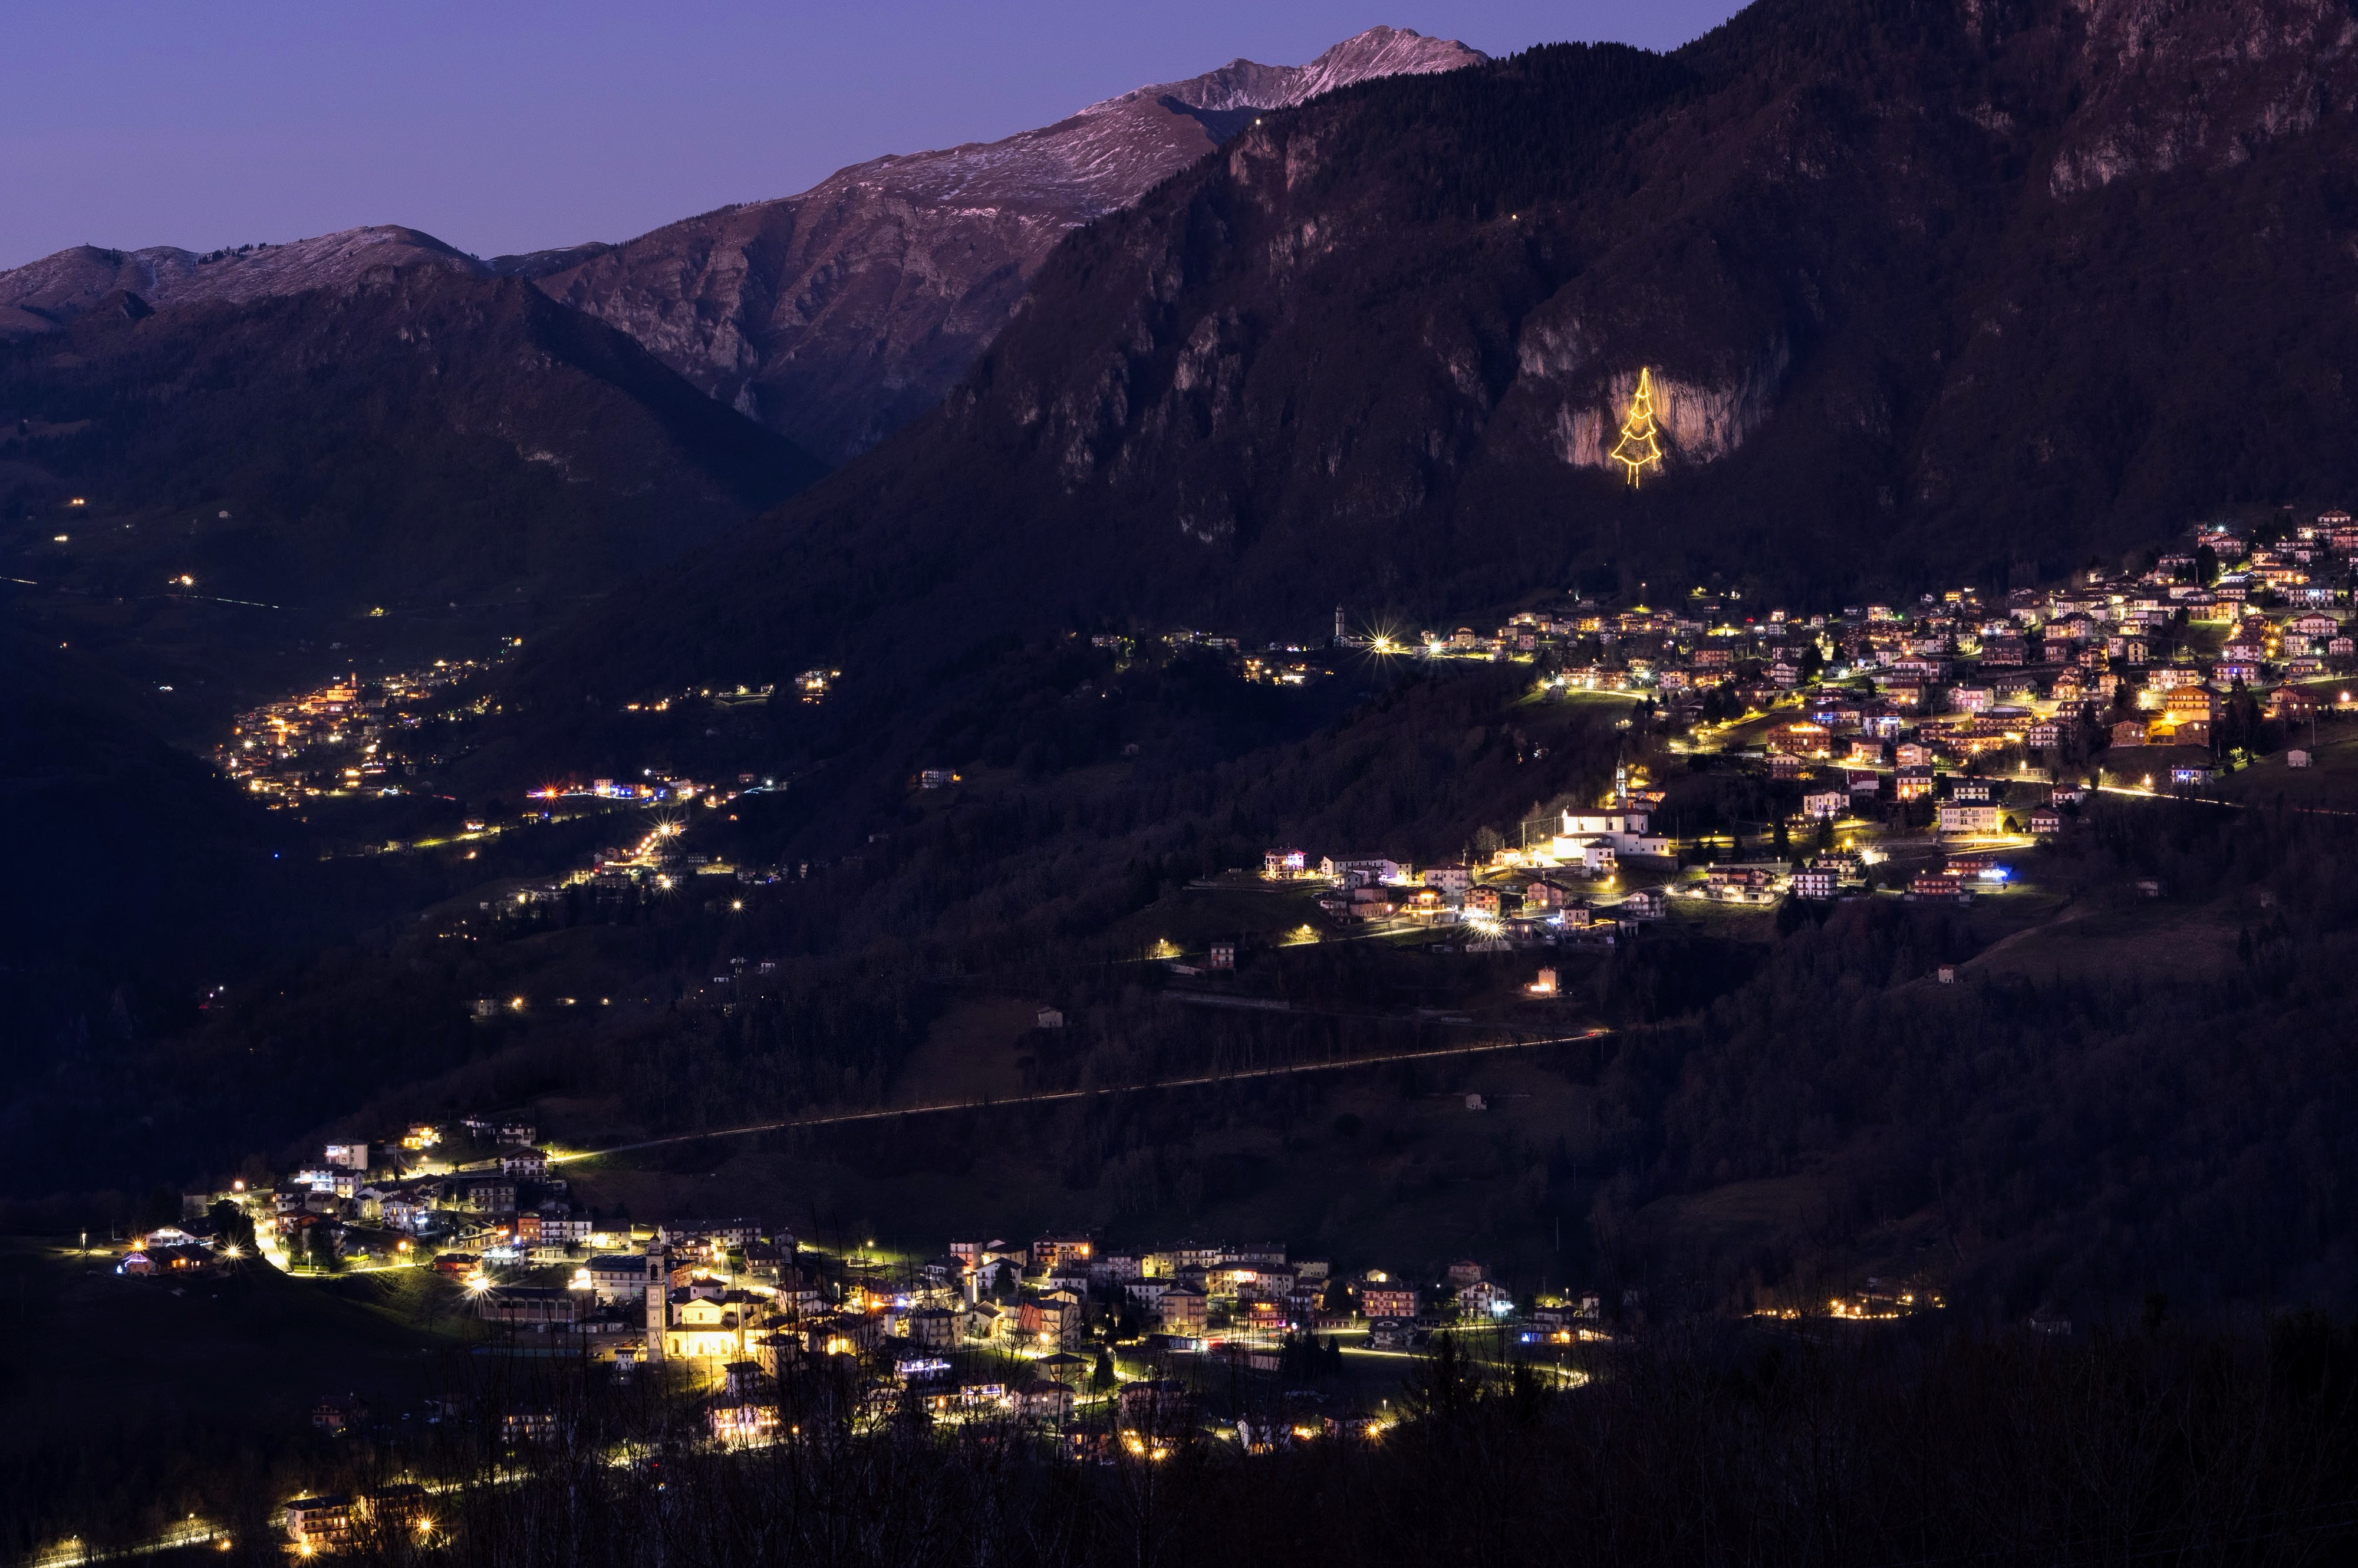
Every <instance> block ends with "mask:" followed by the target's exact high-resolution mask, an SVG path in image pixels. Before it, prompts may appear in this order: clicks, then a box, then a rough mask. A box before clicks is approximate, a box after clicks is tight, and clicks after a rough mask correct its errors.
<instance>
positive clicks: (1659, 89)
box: [551, 0, 2358, 681]
mask: <svg viewBox="0 0 2358 1568" xmlns="http://www.w3.org/2000/svg"><path fill="white" fill-rule="evenodd" d="M2350 31H2351V29H2350V26H2349V23H2348V20H2347V8H2346V6H2344V5H2341V4H2339V3H2338V0H2335V3H2332V4H2328V3H2326V0H2212V3H2210V4H2203V5H2195V4H2164V3H2161V0H2147V3H2144V4H2136V3H2131V0H2102V3H2099V4H2095V5H2084V4H2080V3H2078V0H1761V3H1760V4H1757V5H1754V6H1752V7H1751V8H1749V9H1748V10H1747V11H1745V12H1744V13H1742V14H1740V15H1739V16H1737V17H1736V19H1735V20H1734V21H1732V22H1731V23H1730V24H1728V25H1727V26H1726V27H1723V28H1721V29H1719V30H1717V31H1716V32H1714V34H1712V35H1710V36H1708V37H1706V38H1703V39H1700V40H1698V41H1697V42H1696V43H1695V44H1694V45H1692V46H1690V47H1689V48H1688V49H1682V50H1681V51H1678V52H1677V53H1676V54H1674V55H1671V56H1669V57H1663V56H1657V55H1650V54H1646V53H1643V52H1641V51H1638V50H1633V49H1617V48H1613V47H1605V46H1599V47H1594V48H1588V47H1576V46H1561V47H1552V48H1550V49H1541V50H1535V51H1531V53H1529V54H1527V55H1522V56H1518V57H1516V58H1515V59H1510V60H1504V61H1498V62H1493V63H1491V64H1487V65H1484V66H1481V67H1478V68H1475V69H1472V70H1463V71H1455V72H1451V73H1447V74H1444V75H1437V76H1429V77H1423V78H1417V79H1399V80H1392V81H1382V82H1377V83H1371V84H1369V85H1368V86H1366V87H1362V88H1359V89H1356V90H1354V91H1352V92H1346V93H1341V94H1336V95H1334V96H1331V97H1328V98H1325V99H1321V100H1318V101H1316V102H1314V103H1307V104H1304V105H1303V106H1301V107H1298V108H1296V109H1293V110H1290V111H1285V112H1282V113H1278V114H1267V115H1262V116H1255V117H1253V118H1255V119H1258V120H1260V122H1261V123H1260V124H1252V123H1248V124H1247V125H1246V126H1245V128H1244V129H1242V130H1241V131H1240V132H1239V133H1238V135H1235V136H1234V137H1233V138H1232V139H1231V140H1230V141H1229V142H1228V144H1227V145H1226V147H1225V150H1224V152H1223V154H1222V156H1220V157H1214V158H1209V159H1206V160H1204V161H1202V162H1200V163H1199V164H1197V165H1196V166H1195V167H1194V168H1190V169H1189V170H1188V171H1186V172H1185V173H1184V175H1182V176H1181V177H1179V178H1175V179H1173V180H1170V181H1167V182H1165V183H1164V184H1163V185H1162V186H1161V187H1159V188H1158V189H1156V190H1154V191H1153V192H1152V194H1151V195H1149V196H1148V197H1147V198H1146V199H1145V200H1142V201H1141V202H1140V203H1138V204H1137V205H1136V206H1134V207H1131V208H1129V209H1126V210H1123V211H1116V212H1111V213H1109V214H1107V215H1106V216H1104V217H1102V218H1101V219H1099V220H1098V222H1095V223H1093V224H1091V225H1090V226H1089V227H1088V228H1087V230H1086V231H1084V232H1081V233H1079V234H1077V235H1076V236H1074V237H1073V238H1072V239H1071V240H1070V241H1069V242H1068V243H1065V244H1064V245H1062V246H1060V247H1058V248H1057V249H1056V250H1055V253H1054V254H1053V255H1052V256H1051V257H1050V259H1049V260H1048V262H1047V263H1046V264H1045V265H1044V267H1043V268H1042V270H1041V272H1040V273H1039V275H1038V276H1037V277H1036V278H1035V280H1034V282H1033V287H1032V290H1031V292H1030V294H1029V296H1028V297H1027V298H1026V300H1025V302H1024V305H1023V308H1022V310H1021V311H1020V312H1019V313H1018V314H1017V315H1016V317H1015V318H1014V319H1013V322H1012V324H1011V326H1010V327H1009V328H1008V330H1006V331H1004V332H1003V333H1001V335H1000V336H999V338H998V339H997V340H996V341H994V342H993V344H992V345H991V347H990V350H989V351H987V352H986V353H984V354H983V356H982V357H981V358H980V359H979V361H978V362H977V363H976V365H975V368H974V370H973V372H972V373H971V374H970V375H969V376H968V379H967V380H966V381H965V382H964V383H963V384H960V385H959V386H958V387H957V389H955V390H954V391H953V392H952V393H951V395H949V396H948V397H947V398H946V401H945V402H944V404H943V406H942V407H941V409H940V411H939V412H938V413H937V414H936V415H934V416H928V417H927V418H925V419H924V420H922V421H920V422H919V423H918V424H916V425H915V426H914V427H912V428H911V429H909V430H908V431H906V432H905V433H903V435H901V436H899V437H896V438H893V440H892V442H891V443H890V444H889V445H888V446H886V447H885V448H883V449H880V450H879V451H878V452H877V453H875V454H874V455H872V456H871V457H870V458H868V459H865V460H860V461H859V462H855V463H853V464H851V465H849V466H848V467H847V468H846V469H845V470H842V471H841V472H839V473H838V474H837V475H835V476H833V477H832V478H830V479H829V480H828V481H826V482H824V483H822V484H821V485H819V486H817V487H815V488H814V489H813V491H812V492H810V493H809V494H808V495H806V496H805V497H802V498H800V499H798V500H796V501H795V502H794V503H790V504H789V505H788V506H787V507H786V508H785V509H784V510H783V511H782V512H781V513H780V514H778V515H777V516H776V518H775V519H774V520H773V524H772V525H771V527H770V528H769V530H768V531H767V532H766V534H765V535H763V536H762V537H761V538H760V539H759V540H758V541H756V542H754V543H752V544H750V545H748V546H746V548H744V549H742V550H739V551H734V552H731V553H729V554H727V555H725V556H724V557H715V558H714V559H713V560H712V561H711V562H710V563H708V564H706V565H700V566H698V568H694V570H695V571H696V572H697V573H698V574H700V575H698V576H696V577H695V578H694V579H693V580H692V581H691V580H690V579H687V578H683V579H681V581H680V582H678V583H676V584H675V585H673V586H671V587H670V588H668V589H664V590H663V591H662V592H661V593H659V594H657V595H656V596H655V597H654V598H653V599H651V600H650V604H649V611H648V613H649V616H650V619H649V620H648V622H647V623H646V624H645V625H644V626H642V627H640V628H638V629H636V630H633V629H632V628H631V627H630V626H628V625H627V624H625V623H624V622H620V621H614V620H610V621H609V622H605V623H603V624H601V626H600V628H599V635H600V639H601V640H602V642H601V645H600V647H597V648H589V647H582V648H568V649H565V650H563V651H562V654H561V656H563V657H567V658H576V659H579V660H584V661H586V660H590V659H593V658H600V657H605V658H612V659H615V660H618V661H620V660H625V659H627V660H629V661H632V662H633V664H634V665H637V666H638V673H639V675H640V676H641V678H643V679H649V678H651V669H650V666H652V665H657V664H662V665H666V666H667V667H666V673H667V674H668V673H673V671H674V670H676V673H677V674H680V675H692V674H694V673H695V672H696V671H697V670H698V668H699V667H700V666H699V664H698V661H699V660H700V659H702V658H704V657H705V655H704V654H702V653H700V652H699V644H700V643H708V644H709V645H710V647H711V649H712V650H713V651H714V652H713V657H714V659H715V660H716V661H717V660H718V658H719V654H720V653H721V652H723V651H725V653H726V654H727V656H728V657H730V658H732V659H734V660H736V661H738V663H737V665H732V666H730V667H741V666H742V665H744V664H745V663H746V662H747V661H748V660H755V661H758V660H759V659H760V658H761V657H762V656H763V655H762V654H761V652H760V651H761V650H762V649H763V648H764V647H773V648H774V649H775V650H776V652H775V654H774V655H773V658H774V662H775V663H776V664H777V665H778V667H782V668H786V667H794V662H795V660H797V659H800V660H802V662H805V663H809V662H816V660H817V659H818V658H820V657H826V658H827V659H829V660H830V661H831V662H835V663H840V664H844V665H850V664H852V663H855V662H860V661H865V662H867V663H869V664H870V665H871V667H878V668H881V667H884V666H886V665H890V664H891V662H892V661H893V660H895V659H900V658H903V657H906V656H909V655H906V654H903V650H905V649H910V648H915V647H920V646H923V647H940V646H944V645H956V646H963V645H966V641H965V640H979V639H981V638H984V637H988V636H992V635H997V634H1001V633H1005V632H1008V631H1011V630H1018V629H1023V630H1036V629H1038V628H1039V627H1040V626H1041V625H1042V624H1043V622H1045V621H1048V620H1051V619H1055V618H1062V619H1061V620H1060V621H1059V622H1058V623H1060V624H1071V623H1072V618H1073V617H1076V616H1080V617H1096V616H1104V617H1108V618H1111V619H1116V620H1120V619H1125V618H1135V619H1136V620H1137V621H1138V622H1143V623H1145V624H1149V625H1154V624H1168V623H1170V622H1174V621H1175V622H1180V623H1184V624H1192V625H1206V624H1209V625H1217V626H1221V627H1224V628H1233V629H1235V630H1236V631H1238V633H1242V634H1246V635H1251V636H1271V637H1275V636H1286V635H1295V636H1298V635H1302V634H1303V633H1306V632H1314V631H1315V630H1316V629H1317V628H1319V627H1321V626H1323V625H1324V624H1325V622H1326V619H1327V617H1328V616H1329V615H1330V614H1331V611H1332V607H1333V606H1334V605H1335V604H1336V602H1337V601H1338V600H1340V601H1343V602H1346V603H1348V604H1351V605H1353V606H1355V607H1357V606H1366V607H1367V608H1368V611H1369V612H1370V613H1375V612H1385V613H1388V614H1390V616H1392V617H1395V618H1397V619H1398V620H1399V621H1400V622H1403V623H1406V624H1411V625H1420V624H1421V625H1435V624H1455V618H1457V617H1461V616H1464V615H1466V614H1471V613H1476V612H1478V611H1481V610H1482V609H1484V608H1487V607H1495V606H1496V605H1498V604H1499V603H1501V602H1504V601H1510V600H1512V599H1513V598H1515V597H1516V596H1520V595H1523V594H1531V593H1539V592H1545V593H1547V594H1549V595H1557V594H1561V593H1562V591H1563V589H1564V588H1565V587H1567V586H1571V585H1574V584H1577V585H1580V586H1581V587H1583V588H1592V589H1612V590H1616V591H1620V592H1627V593H1633V594H1634V593H1639V592H1645V593H1649V594H1650V593H1652V592H1654V591H1655V590H1656V589H1658V588H1659V587H1660V585H1661V584H1663V583H1665V582H1676V583H1682V584H1683V583H1692V582H1696V581H1707V580H1710V579H1713V578H1714V577H1719V578H1722V579H1726V580H1730V581H1736V582H1745V583H1749V584H1750V585H1751V586H1752V587H1753V588H1755V589H1757V590H1758V591H1760V592H1762V593H1764V594H1775V595H1777V596H1779V597H1780V598H1787V599H1789V600H1790V599H1800V600H1803V601H1805V602H1825V601H1829V600H1832V601H1834V602H1840V600H1839V599H1838V598H1836V596H1841V595H1848V594H1855V593H1858V592H1863V591H1883V590H1904V591H1916V590H1919V589H1924V588H1930V587H1936V586H1941V585H1942V584H1944V583H1945V584H1954V583H1956V582H1961V581H1974V582H1977V583H1980V584H1983V585H1986V586H1997V587H2003V586H2005V585H2006V584H2007V583H2008V582H2010V581H2025V580H2033V579H2053V578H2055V577H2059V576H2061V575H2062V574H2063V573H2065V572H2068V571H2070V570H2071V569H2073V568H2079V567H2082V566H2084V565H2086V564H2087V563H2088V561H2089V559H2090V558H2091V557H2099V558H2104V559H2110V560H2118V559H2119V558H2121V557H2122V556H2123V555H2124V554H2125V553H2127V552H2130V551H2133V550H2137V549H2141V548H2145V547H2148V546H2152V545H2154V544H2156V543H2158V542H2159V541H2161V540H2163V539H2166V538H2168V537H2171V536H2174V535H2176V534H2177V533H2178V532H2179V531H2180V530H2181V529H2182V528H2184V527H2185V526H2186V525H2187V524H2189V523H2190V521H2192V520H2194V519H2196V518H2198V517H2200V516H2201V515H2203V514H2208V513H2210V512H2212V511H2213V510H2214V509H2221V508H2227V509H2237V508H2241V509H2260V508H2267V507H2273V506H2276V505H2280V504H2281V505H2293V506H2307V507H2311V508H2323V507H2328V506H2332V505H2337V504H2341V505H2346V504H2349V503H2350V498H2351V497H2352V496H2353V494H2358V453H2353V449H2352V447H2351V445H2350V443H2349V442H2348V440H2347V439H2346V431H2347V429H2348V428H2349V427H2350V426H2351V425H2352V424H2353V423H2358V391H2353V386H2352V384H2351V382H2350V378H2349V374H2348V367H2349V365H2351V364H2352V363H2358V316H2353V313H2352V312H2351V310H2350V309H2349V308H2348V302H2349V300H2350V299H2351V298H2353V297H2358V270H2353V262H2352V258H2353V256H2358V53H2353V49H2351V47H2350V41H2349V34H2350ZM2100 146H2109V147H2112V148H2115V149H2117V150H2118V156H2117V157H2113V161H2112V162H2111V164H2110V165H2109V168H2110V173H2109V174H2108V175H2107V176H2106V177H2105V178H2089V179H2086V180H2081V179H2079V178H2071V179H2065V180H2061V181H2059V180H2058V179H2057V178H2056V176H2055V171H2056V170H2057V169H2058V168H2082V169H2093V168H2095V167H2096V166H2094V165H2093V164H2089V163H2087V162H2086V161H2085V158H2084V157H2083V154H2084V153H2085V152H2086V149H2090V148H2095V147H2100ZM2198 153H2199V155H2200V156H2196V155H2197V154H2198ZM2108 156H2111V155H2108ZM2075 160H2079V161H2075ZM1640 366H1649V367H1650V368H1651V370H1652V373H1653V375H1654V378H1655V384H1656V386H1657V388H1658V389H1659V390H1660V398H1659V399H1658V406H1657V413H1658V416H1659V418H1660V423H1661V425H1662V427H1663V445H1664V447H1665V449H1666V450H1667V454H1668V460H1667V461H1666V463H1665V465H1664V471H1663V473H1662V474H1661V475H1660V479H1659V481H1657V480H1655V479H1653V478H1649V480H1648V481H1647V482H1646V483H1644V484H1643V485H1642V486H1640V487H1639V488H1638V489H1637V490H1635V491H1633V490H1632V489H1631V488H1630V487H1628V486H1627V485H1625V484H1622V483H1620V482H1618V481H1617V477H1616V476H1615V475H1614V474H1613V473H1612V472H1610V471H1608V470H1604V469H1602V468H1601V467H1600V466H1599V465H1600V463H1601V460H1602V458H1603V453H1604V451H1605V450H1606V449H1608V448H1609V447H1610V445H1611V438H1612V434H1613V432H1614V430H1615V429H1616V427H1617V425H1618V423H1619V421H1620V419H1621V417H1622V416H1623V413H1624V410H1625V409H1626V407H1627V405H1628V395H1629V391H1630V385H1631V383H1632V381H1633V379H1634V377H1635V375H1636V373H1637V372H1638V370H1639V367H1640ZM822 560H824V561H826V562H827V563H828V564H827V565H825V566H823V567H821V566H817V565H815V563H817V562H820V561H822ZM691 619H692V620H693V621H694V622H696V625H697V632H696V633H695V635H694V637H693V638H690V639H678V638H676V637H673V636H672V633H673V631H674V629H675V628H676V627H678V626H679V625H681V624H683V623H685V622H687V621H688V620H691ZM951 639H958V640H959V641H957V642H952V641H950V640H951ZM630 650H635V652H630ZM551 656H552V658H556V657H558V656H560V654H552V655H551ZM674 661H676V664H674ZM717 667H718V666H717V664H716V668H717ZM568 674H570V672H568ZM605 678H607V679H609V680H610V681H611V679H613V678H615V677H614V676H611V675H610V676H607V677H605Z"/></svg>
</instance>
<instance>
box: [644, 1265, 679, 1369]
mask: <svg viewBox="0 0 2358 1568" xmlns="http://www.w3.org/2000/svg"><path fill="white" fill-rule="evenodd" d="M646 1304H647V1346H646V1350H645V1352H644V1354H643V1355H642V1356H641V1357H639V1359H640V1360H642V1361H644V1362H645V1363H646V1364H647V1365H649V1366H661V1365H662V1364H663V1358H664V1336H665V1333H666V1332H667V1331H668V1330H669V1329H670V1327H671V1257H670V1254H669V1253H668V1252H667V1251H666V1250H665V1248H664V1240H663V1233H662V1232H661V1231H657V1232H656V1233H655V1236H654V1239H653V1240H651V1241H649V1242H648V1243H647V1303H646Z"/></svg>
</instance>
